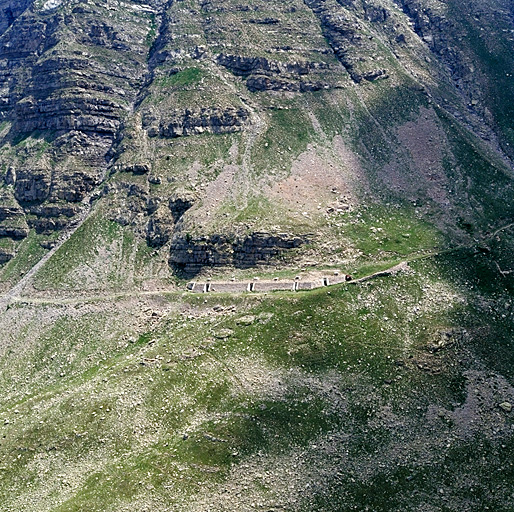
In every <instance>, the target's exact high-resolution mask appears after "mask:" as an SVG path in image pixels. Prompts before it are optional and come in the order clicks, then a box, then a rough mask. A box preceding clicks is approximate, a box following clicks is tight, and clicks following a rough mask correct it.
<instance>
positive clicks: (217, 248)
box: [170, 233, 309, 275]
mask: <svg viewBox="0 0 514 512" xmlns="http://www.w3.org/2000/svg"><path fill="white" fill-rule="evenodd" d="M308 239H309V237H308V236H294V235H290V234H287V233H279V234H271V233H252V234H250V235H247V236H243V237H237V236H236V237H231V236H228V235H221V234H219V235H211V236H208V237H207V236H202V237H192V236H188V235H186V236H184V235H183V234H179V235H177V236H175V237H174V238H173V240H172V243H171V249H170V264H171V265H172V266H173V267H175V268H176V269H177V270H179V271H180V272H183V273H184V274H186V275H194V274H197V273H198V272H200V271H201V270H203V269H204V268H206V267H228V266H235V267H238V268H249V267H254V266H257V265H262V264H266V263H270V262H272V261H273V260H274V259H276V258H277V257H279V256H280V255H283V254H284V253H285V252H286V251H289V250H291V249H297V248H299V247H300V246H302V245H303V244H304V243H306V242H307V241H308Z"/></svg>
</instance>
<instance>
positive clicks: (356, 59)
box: [304, 0, 388, 83]
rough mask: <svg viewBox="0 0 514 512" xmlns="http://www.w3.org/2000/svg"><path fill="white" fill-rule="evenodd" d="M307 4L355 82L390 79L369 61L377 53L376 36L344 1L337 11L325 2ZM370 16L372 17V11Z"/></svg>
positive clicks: (306, 1)
mask: <svg viewBox="0 0 514 512" xmlns="http://www.w3.org/2000/svg"><path fill="white" fill-rule="evenodd" d="M304 3H305V4H306V5H307V6H308V7H309V8H311V9H312V11H313V12H314V13H315V14H316V16H317V17H318V18H319V20H320V23H321V27H322V30H323V34H324V35H325V37H326V39H327V41H328V43H329V44H330V46H331V48H332V50H333V51H334V53H335V55H336V57H337V58H338V60H339V62H341V64H342V65H343V66H344V68H345V69H346V71H347V72H348V74H349V75H350V77H351V78H352V80H353V81H354V82H356V83H361V82H362V81H363V80H366V81H374V80H377V79H378V78H388V74H387V71H386V70H385V69H381V68H377V67H376V64H375V62H374V61H373V59H372V58H370V57H371V56H372V55H373V54H376V53H377V50H378V48H377V44H376V42H375V41H374V38H373V35H371V34H370V33H369V32H367V30H366V29H365V27H364V25H363V24H362V23H361V22H360V21H359V20H358V19H357V18H356V17H355V16H352V15H351V14H350V13H349V11H348V10H347V9H346V7H347V6H346V4H345V2H339V3H340V4H342V7H341V8H340V9H337V10H336V9H334V8H333V6H332V5H331V4H330V3H329V2H327V1H326V0H304ZM375 14H376V13H375ZM370 16H373V14H371V11H370Z"/></svg>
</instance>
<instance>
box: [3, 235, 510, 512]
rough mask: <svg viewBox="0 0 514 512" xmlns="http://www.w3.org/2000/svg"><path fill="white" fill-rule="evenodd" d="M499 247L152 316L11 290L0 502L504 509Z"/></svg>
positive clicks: (175, 300)
mask: <svg viewBox="0 0 514 512" xmlns="http://www.w3.org/2000/svg"><path fill="white" fill-rule="evenodd" d="M512 245H513V240H512V233H511V234H510V237H507V236H506V235H503V236H502V239H501V241H500V242H497V241H494V243H493V244H492V245H491V252H490V253H488V254H485V255H484V254H482V253H474V252H473V251H469V250H462V251H460V252H457V253H454V254H450V255H446V256H441V257H436V258H433V259H428V260H422V261H419V262H416V263H413V264H411V270H410V271H409V272H407V273H404V274H399V275H397V276H391V277H389V278H383V279H380V280H377V281H370V282H369V283H367V284H358V285H352V286H349V285H347V286H340V287H336V288H333V289H331V290H328V291H327V290H320V291H315V292H311V293H299V294H296V295H294V296H291V295H287V294H286V295H283V294H272V295H269V296H241V297H229V296H208V297H205V299H204V297H203V296H201V297H200V296H198V297H197V296H183V297H180V296H179V295H173V294H171V295H169V296H167V297H166V298H161V299H160V300H159V301H158V302H154V303H150V304H148V306H149V307H151V308H152V309H153V310H157V311H159V314H158V316H157V317H156V316H153V317H152V316H151V311H148V312H144V311H145V309H146V308H145V307H144V306H143V303H142V302H140V301H142V300H143V299H140V301H137V300H125V301H120V303H119V304H118V305H110V306H108V307H106V304H104V303H103V302H101V301H100V302H98V303H89V304H77V305H73V304H69V305H66V304H63V305H51V304H49V305H47V306H44V305H30V304H20V305H16V306H14V307H11V309H9V310H8V311H7V312H5V313H4V314H3V317H4V318H3V325H5V326H6V329H5V336H6V337H9V339H10V345H9V348H8V349H6V351H5V352H4V354H3V356H2V360H1V363H0V364H1V369H2V371H1V375H2V390H3V394H2V401H1V403H0V411H1V417H2V420H3V421H2V423H4V424H3V425H2V427H1V429H2V441H1V445H0V466H1V468H2V474H3V478H2V480H1V484H0V489H1V491H0V492H1V494H0V496H1V498H0V510H20V509H23V510H27V511H29V510H34V511H35V510H37V511H38V512H39V511H43V510H53V511H72V510H76V511H78V510H84V509H86V508H87V509H88V510H92V511H93V510H98V511H100V510H101V511H106V510H125V509H126V510H128V508H127V507H129V504H131V505H130V507H132V509H134V508H133V507H134V506H135V507H139V508H138V509H141V510H144V509H145V507H146V508H148V507H149V508H151V509H152V510H166V509H167V507H168V508H169V507H171V508H172V509H177V510H197V509H198V510H204V509H205V508H202V507H204V506H205V504H206V503H209V504H210V505H211V508H213V509H214V510H233V507H234V503H237V507H238V510H247V509H248V510H250V509H253V508H254V507H252V505H251V503H261V504H262V505H263V506H264V505H265V506H267V507H270V508H272V507H273V506H276V507H278V506H282V507H284V508H285V509H287V510H306V511H307V510H309V511H311V510H323V511H326V510H351V509H356V510H364V509H365V507H366V506H368V507H370V508H371V509H373V510H377V511H379V510H380V511H382V510H383V511H386V510H392V509H396V510H414V509H415V508H418V507H425V508H426V507H428V506H432V507H433V506H435V507H437V509H439V510H484V507H485V506H489V507H490V508H493V509H494V510H505V511H507V510H511V509H512V507H513V506H514V504H513V503H512V497H511V494H510V486H509V481H511V479H512V476H513V475H512V471H513V467H512V462H511V457H510V455H511V454H512V448H513V438H512V429H511V427H512V424H513V422H512V415H511V414H508V413H505V412H503V411H502V410H501V409H500V408H499V407H498V404H499V403H501V402H503V401H504V400H511V401H512V400H514V388H513V387H512V385H513V384H514V381H513V380H514V375H513V374H512V368H513V367H514V365H513V363H514V361H512V354H513V352H512V334H513V333H512V325H513V324H512V300H513V297H512V293H513V291H514V281H513V280H512V278H511V277H510V276H505V277H502V276H500V274H499V273H498V271H497V268H496V265H495V263H494V262H495V261H498V262H499V263H500V265H501V266H502V267H503V268H504V269H505V268H507V267H508V265H509V264H512V261H508V260H507V259H508V258H509V257H510V256H508V254H509V250H511V248H512ZM506 258H507V259H506ZM216 305H219V306H223V308H224V309H223V308H216V310H218V311H217V312H214V311H213V309H212V307H213V306H216ZM27 340H32V341H31V342H30V343H27ZM438 344H439V345H441V346H438ZM20 375H23V376H24V379H22V380H21V381H20V378H19V376H20ZM283 471H289V474H288V478H287V490H286V489H285V488H284V487H283V485H282V480H283V478H282V472H283ZM234 500H236V501H234ZM429 504H431V505H429ZM231 507H232V508H231Z"/></svg>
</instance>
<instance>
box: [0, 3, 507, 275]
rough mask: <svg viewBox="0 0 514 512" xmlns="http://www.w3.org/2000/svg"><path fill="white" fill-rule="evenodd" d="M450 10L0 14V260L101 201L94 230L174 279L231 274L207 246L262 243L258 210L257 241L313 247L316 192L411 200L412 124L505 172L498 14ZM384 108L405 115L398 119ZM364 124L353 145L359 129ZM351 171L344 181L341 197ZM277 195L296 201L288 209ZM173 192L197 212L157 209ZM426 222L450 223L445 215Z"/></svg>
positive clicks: (291, 7)
mask: <svg viewBox="0 0 514 512" xmlns="http://www.w3.org/2000/svg"><path fill="white" fill-rule="evenodd" d="M458 4H459V3H458V2H453V1H451V2H446V3H442V2H438V1H436V0H433V1H432V0H398V1H394V2H393V1H392V0H354V1H343V0H338V1H335V0H305V1H295V2H293V3H291V4H287V5H284V4H283V3H280V2H260V1H259V2H253V3H252V4H251V5H248V6H243V5H240V4H237V3H234V2H231V1H229V0H226V1H212V2H205V1H200V2H193V3H192V4H191V5H189V4H188V5H187V6H186V4H184V3H182V2H173V1H169V2H165V1H159V0H153V1H149V2H147V3H142V2H138V1H130V2H125V3H120V2H116V1H114V2H113V1H109V2H107V1H105V2H104V1H97V2H87V1H82V0H74V1H67V2H64V1H59V0H49V1H46V2H43V1H37V2H36V1H28V0H27V1H23V2H12V1H7V0H3V1H2V2H0V13H2V16H1V17H0V122H1V124H0V144H1V147H0V163H1V166H2V169H3V182H4V184H3V192H2V196H1V198H0V211H1V212H3V213H2V214H1V215H2V220H1V222H2V223H3V224H5V227H3V228H2V229H1V230H0V237H3V238H5V239H9V240H11V241H12V244H11V245H10V249H9V251H8V253H6V255H5V256H3V259H4V260H6V259H8V257H10V256H13V255H14V254H15V252H16V247H17V246H18V245H19V243H20V240H21V239H23V238H25V237H27V236H28V234H29V232H30V230H31V229H34V230H35V232H36V233H37V234H38V235H41V236H42V238H41V240H40V243H41V244H42V245H43V246H47V245H48V243H49V242H48V240H49V238H52V237H55V233H59V231H60V230H63V229H66V227H67V226H69V225H70V222H73V219H74V218H75V217H76V215H77V214H78V213H79V211H80V210H81V209H82V208H84V207H85V205H86V204H87V203H88V201H89V197H90V196H91V194H93V193H94V195H93V196H92V198H93V199H95V200H96V199H98V198H100V200H101V201H106V200H107V199H105V198H106V197H109V198H110V199H109V200H113V199H112V194H113V193H114V194H115V195H116V198H117V199H116V200H115V201H114V203H113V205H112V213H111V215H110V218H112V219H115V220H116V221H117V222H119V223H121V224H123V225H125V226H131V227H132V228H133V230H134V232H135V233H137V236H139V237H141V238H142V239H145V240H146V241H147V243H148V244H149V245H150V246H152V247H156V248H158V249H159V250H160V248H162V247H166V248H167V249H166V250H170V251H171V252H170V255H169V260H170V261H171V262H173V263H174V264H175V263H176V264H180V265H183V266H186V267H187V266H188V265H189V263H191V264H192V265H194V266H196V267H198V266H201V265H204V264H205V265H218V264H236V265H238V264H239V263H238V262H239V260H238V258H239V256H237V254H239V250H238V249H237V248H236V249H234V247H232V245H231V244H230V243H224V242H223V243H222V241H223V240H225V239H226V240H228V239H231V237H232V238H233V237H235V236H238V237H239V236H243V239H241V240H247V239H246V238H244V237H245V236H249V237H252V236H254V235H252V233H258V232H259V231H261V225H260V224H262V222H263V221H262V219H263V215H265V214H264V213H263V212H254V213H251V206H250V205H252V204H265V203H266V204H268V206H269V204H273V205H274V207H273V208H268V212H275V213H273V214H266V215H268V217H267V220H266V221H265V222H264V224H265V226H264V227H265V228H266V232H268V233H269V237H271V239H273V237H277V236H278V235H277V233H279V232H281V231H291V232H295V233H296V234H297V235H299V236H302V235H303V234H305V233H307V232H312V231H316V230H318V229H320V226H321V224H320V223H323V222H325V220H323V219H324V218H322V217H319V216H317V215H318V214H317V213H316V211H314V213H313V212H311V208H312V207H313V206H314V205H315V204H316V205H317V204H318V203H319V205H320V208H319V210H320V211H321V212H323V211H325V208H326V207H327V208H330V202H329V201H328V199H326V198H325V196H326V195H327V193H328V192H327V191H329V190H330V189H332V188H334V187H336V188H337V187H338V186H339V187H342V188H345V187H346V189H347V190H348V191H350V189H351V188H352V187H353V185H352V180H354V179H355V177H356V175H355V172H357V169H359V168H362V169H364V173H367V174H369V176H367V177H366V180H364V181H367V183H368V190H367V192H366V193H371V194H372V195H374V196H375V197H378V196H380V195H381V194H383V193H384V190H389V192H387V193H390V194H392V195H393V196H394V195H395V194H396V196H397V197H400V196H401V195H402V194H401V193H397V191H398V190H399V189H401V188H402V187H403V188H404V190H410V189H412V190H414V182H415V181H416V178H413V179H412V180H411V178H409V176H410V175H413V174H416V173H417V172H419V165H418V164H419V162H418V161H417V159H418V160H419V159H420V158H421V156H420V155H421V154H420V153H419V151H418V150H417V149H416V148H414V146H416V145H417V144H418V143H417V142H416V140H415V139H416V138H417V140H422V139H423V137H425V136H426V135H427V134H426V132H423V128H422V127H421V125H419V126H418V128H416V130H417V131H416V130H414V131H416V133H414V132H412V131H411V132H409V133H411V135H412V136H409V137H410V138H409V142H408V143H407V144H405V141H404V140H401V136H400V135H399V134H400V132H399V131H398V130H399V129H400V127H401V125H402V124H404V123H406V122H413V123H414V124H415V123H417V122H418V120H419V119H421V117H420V114H419V112H420V110H419V107H420V106H423V108H428V109H429V110H430V109H435V110H434V112H437V116H439V117H440V118H441V119H443V118H444V117H445V116H446V115H448V116H450V118H452V119H456V120H457V121H458V122H459V123H460V126H461V127H462V129H464V130H468V131H469V133H470V134H471V136H472V137H478V140H481V142H480V144H483V148H484V151H485V153H487V151H491V152H492V153H490V154H491V155H492V154H495V155H496V156H494V157H491V158H492V159H493V160H494V159H495V158H497V159H499V160H498V161H503V163H502V164H498V165H503V166H506V168H508V167H509V166H511V164H510V161H509V160H508V158H509V156H508V155H511V154H512V151H511V148H512V147H513V146H514V140H512V131H511V128H510V126H511V123H510V121H511V120H512V119H513V118H514V114H513V112H512V109H511V106H510V105H512V104H514V102H513V101H511V100H512V99H513V96H512V95H513V92H512V84H511V82H510V80H511V79H510V77H511V76H512V75H511V73H510V72H511V71H513V69H512V67H513V58H512V52H509V49H511V48H512V30H514V24H513V16H512V8H511V6H509V4H508V3H505V4H504V3H502V0H495V1H492V2H487V3H485V4H484V3H480V5H479V4H478V3H476V4H475V3H470V4H469V5H466V6H465V7H464V8H461V6H460V5H458ZM493 36H494V37H493ZM500 36H501V37H500ZM398 97H403V98H404V99H405V101H406V103H405V105H404V106H403V107H401V108H400V109H399V110H395V106H394V105H395V103H394V102H395V101H396V99H395V98H398ZM364 118H366V119H367V121H366V123H368V124H367V126H368V128H366V130H367V134H366V133H359V131H358V129H356V127H357V124H356V123H355V120H356V119H359V120H362V119H364ZM441 123H443V124H444V123H446V121H441ZM359 126H363V125H362V123H361V124H360V125H359ZM441 129H442V125H441ZM422 132H423V133H422ZM402 133H404V132H402ZM291 134H292V135H291ZM368 135H369V137H370V139H369V141H368V140H366V138H367V137H368ZM334 137H340V139H336V138H334ZM372 139H373V140H374V142H371V140H372ZM381 139H382V140H381ZM337 140H339V142H337ZM341 140H342V141H343V144H344V145H345V149H344V150H343V149H342V146H341ZM441 140H443V139H441ZM444 140H445V141H446V142H444V144H446V145H445V146H444V147H442V146H438V147H436V146H435V145H434V147H433V151H434V152H442V153H441V154H443V153H444V154H443V156H442V160H441V162H442V163H441V165H443V166H444V165H446V166H447V169H449V168H452V167H454V168H457V169H460V168H463V167H464V165H465V164H464V163H462V162H461V163H459V162H458V161H459V159H460V160H462V159H461V158H460V157H459V156H458V155H456V151H457V152H458V150H456V149H455V144H454V145H453V146H452V143H451V141H449V140H447V139H444ZM181 141H182V142H181ZM377 142H378V144H379V145H381V147H378V146H376V147H375V144H376V143H377ZM511 143H512V144H511ZM413 145H414V146H413ZM416 147H417V146H416ZM487 148H488V149H487ZM352 152H353V156H351V154H352ZM485 153H484V154H485ZM315 154H317V155H318V156H316V157H314V156H313V155H315ZM387 155H388V156H387ZM309 158H310V159H311V161H312V162H315V161H316V162H317V163H316V164H312V165H314V167H316V166H317V167H316V168H319V167H324V168H325V170H323V169H320V170H319V171H316V172H318V173H319V174H320V175H323V173H325V185H326V186H325V187H324V186H323V185H322V182H323V179H321V181H320V179H319V178H318V177H316V178H313V177H312V176H309V172H311V171H309V165H310V164H309V165H307V164H304V163H302V162H306V161H308V160H309ZM316 158H317V159H318V160H316ZM487 158H489V157H486V159H487ZM443 161H444V162H446V163H444V162H443ZM295 162H296V163H295ZM357 162H358V163H357ZM302 165H303V166H304V167H303V168H302V169H300V167H302ZM493 165H495V164H493ZM295 166H296V167H295ZM334 166H335V167H334ZM334 168H335V169H338V168H339V169H340V172H339V174H337V172H335V173H334V172H332V171H330V169H334ZM349 168H351V169H352V172H354V176H353V178H351V179H350V178H348V179H346V178H344V179H343V178H342V176H346V177H348V176H349V175H348V169H349ZM295 169H296V171H295ZM298 169H300V170H298ZM379 169H381V171H379ZM295 172H299V173H300V174H299V175H298V176H296V175H295ZM359 172H360V171H359ZM431 172H433V173H434V172H435V173H436V174H437V173H439V175H440V176H442V174H441V173H443V174H444V173H447V170H445V169H442V168H441V169H439V170H432V171H431ZM302 173H303V174H302ZM312 173H314V171H312ZM350 174H351V173H350ZM357 174H358V172H357ZM300 175H301V178H300ZM288 176H290V177H288ZM294 176H296V177H294ZM316 176H317V175H316ZM360 178H362V176H361V177H360ZM360 178H359V179H360ZM291 179H293V181H295V180H298V179H300V181H302V184H301V185H300V189H302V187H303V188H304V189H305V190H310V192H301V193H300V196H298V197H296V196H295V194H296V193H297V191H296V189H294V188H293V189H292V190H291V189H290V187H291V182H290V181H288V180H291ZM460 179H461V178H459V180H460ZM342 180H343V181H344V180H346V183H345V184H342V183H341V181H342ZM409 180H411V181H412V183H411V184H408V183H407V182H409V183H410V181H409ZM462 180H464V177H462ZM429 181H430V183H428V182H427V185H426V186H427V187H429V188H431V189H432V188H434V187H436V188H438V187H439V189H440V190H438V191H437V192H436V191H433V190H432V191H431V192H430V193H429V194H428V196H430V197H436V196H437V197H442V195H445V196H446V197H449V196H448V191H447V190H444V191H443V190H442V189H441V187H443V188H444V186H443V185H442V183H443V181H444V180H443V179H442V178H441V179H439V178H438V179H436V180H435V181H434V179H431V180H429ZM361 183H363V181H362V180H361ZM423 186H424V185H423ZM295 187H298V184H296V185H295ZM398 187H399V188H398ZM409 187H410V188H409ZM300 189H299V190H300ZM180 190H189V192H190V196H191V197H193V196H194V197H195V201H194V203H193V202H189V199H188V200H184V201H182V199H180V200H178V202H177V200H175V199H173V198H174V197H179V196H180V194H178V196H177V193H178V192H177V191H180ZM113 191H114V192H113ZM189 192H188V193H189ZM361 192H363V190H360V191H359V190H357V189H355V188H354V189H353V192H352V193H351V194H350V196H351V199H350V202H353V203H355V204H357V203H358V202H359V201H360V200H361V199H359V194H361ZM301 194H303V195H301ZM423 194H424V193H423ZM423 194H422V195H423ZM428 196H427V197H428ZM102 197H103V198H104V199H101V198H102ZM180 197H181V196H180ZM409 199H410V200H412V201H414V200H415V197H414V195H413V196H412V197H409ZM181 201H182V202H181ZM459 201H460V199H458V200H457V203H458V202H459ZM83 202H85V203H84V204H82V203H83ZM434 204H439V205H440V201H439V202H438V201H435V203H434ZM185 205H187V208H186V207H185ZM127 208H128V209H129V210H127ZM427 208H428V209H430V208H431V207H430V206H427ZM241 209H242V210H243V213H241V214H235V213H234V212H236V211H237V210H241ZM179 211H180V213H178V212H179ZM244 212H246V213H244ZM425 213H428V210H427V212H425ZM432 214H433V215H435V217H436V218H441V220H440V222H439V221H438V222H439V224H441V225H442V224H447V225H448V224H451V221H448V220H447V219H446V220H444V219H442V218H443V217H444V212H443V210H442V209H440V210H438V211H435V212H432ZM252 216H253V217H252ZM258 219H260V220H258ZM298 219H301V222H300V221H299V220H298ZM447 227H448V226H447ZM268 228H269V229H268ZM323 229H324V228H322V231H323ZM227 231H228V232H227ZM187 233H190V235H189V236H191V237H192V238H191V240H197V241H201V243H200V242H199V244H200V246H201V247H202V249H198V248H196V249H195V248H193V247H192V246H191V247H190V245H191V243H193V242H191V240H189V241H186V234H187ZM241 233H244V235H241ZM43 235H44V236H43ZM323 236H325V235H322V236H321V237H320V239H321V238H323ZM45 237H46V238H45ZM292 239H293V240H294V239H295V238H294V235H293V238H292ZM252 240H254V242H252V243H255V244H256V248H255V251H256V254H261V253H262V254H264V253H266V254H268V253H267V251H268V248H269V247H268V246H267V243H268V242H267V241H266V240H268V239H266V240H263V246H262V248H261V249H262V251H261V250H260V249H259V248H258V247H257V245H258V241H259V240H260V238H259V237H257V238H255V239H254V238H252ZM255 240H257V241H255ZM241 243H242V244H243V245H244V244H245V243H246V242H241ZM217 244H218V247H217V248H216V247H215V246H216V245H217ZM288 244H289V242H288V243H286V244H285V245H284V246H281V245H280V244H279V246H280V250H281V251H282V250H287V248H288V247H289V245H288ZM193 245H194V246H195V247H196V245H198V244H196V242H195V243H193ZM236 245H237V244H236ZM205 247H208V249H205ZM237 247H239V245H237ZM277 247H278V246H277ZM223 248H228V249H227V251H228V252H226V253H225V249H223ZM204 249H205V250H204ZM252 250H253V249H252ZM263 251H264V252H263ZM275 252H278V250H277V251H274V250H273V251H271V252H270V253H269V254H270V255H271V253H273V254H275ZM200 253H202V255H200ZM218 253H219V255H217V256H214V254H218ZM243 253H244V254H246V252H245V251H242V252H241V254H243ZM190 254H196V256H194V257H193V256H192V258H193V259H192V260H191V262H189V261H187V258H188V257H189V256H188V255H190ZM262 254H261V256H262ZM8 255H10V256H8ZM234 255H235V256H234ZM261 256H259V257H256V258H253V256H248V255H247V256H245V257H247V261H248V262H249V264H253V263H255V262H257V261H261V260H263V259H264V260H266V259H268V258H267V257H266V258H261Z"/></svg>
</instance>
